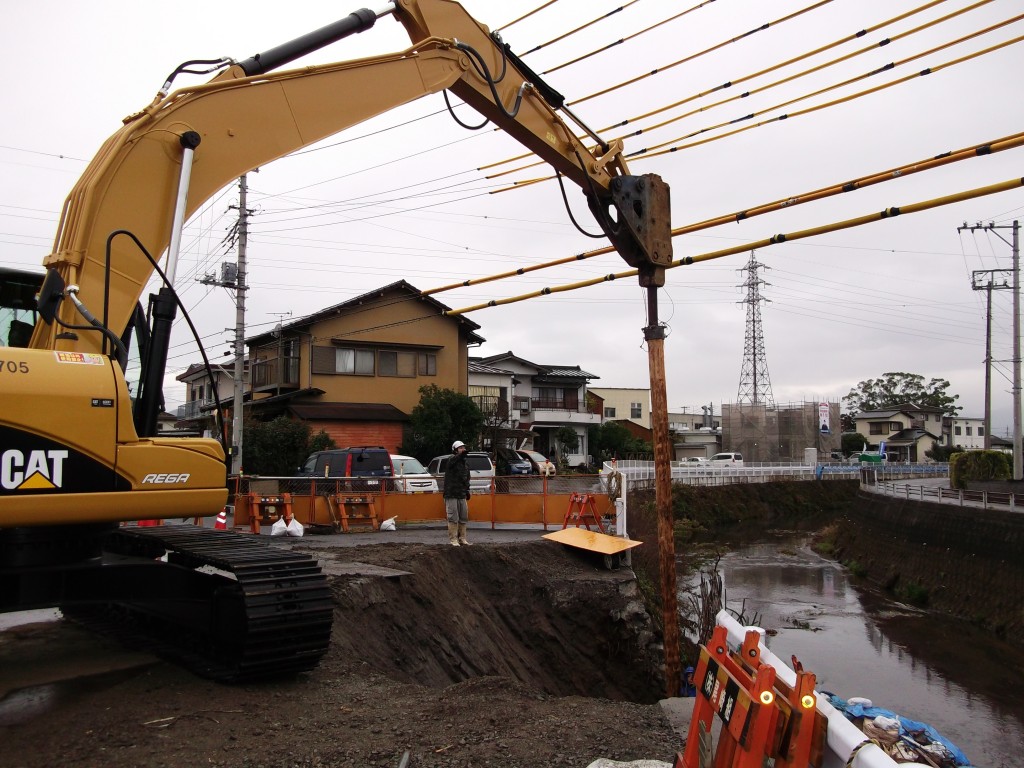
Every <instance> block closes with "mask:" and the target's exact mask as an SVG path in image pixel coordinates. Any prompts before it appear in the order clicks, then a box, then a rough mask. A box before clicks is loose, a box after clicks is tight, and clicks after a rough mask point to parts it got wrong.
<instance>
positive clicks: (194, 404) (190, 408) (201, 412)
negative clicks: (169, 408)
mask: <svg viewBox="0 0 1024 768" xmlns="http://www.w3.org/2000/svg"><path fill="white" fill-rule="evenodd" d="M216 406H217V401H215V400H214V399H213V398H206V399H203V400H192V401H191V402H188V403H185V404H184V405H179V406H178V413H177V416H178V418H179V419H181V420H182V421H184V420H185V419H203V418H208V417H210V416H212V411H213V409H214V408H216Z"/></svg>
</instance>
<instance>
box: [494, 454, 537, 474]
mask: <svg viewBox="0 0 1024 768" xmlns="http://www.w3.org/2000/svg"><path fill="white" fill-rule="evenodd" d="M494 466H495V472H496V473H497V474H498V475H529V474H532V473H533V465H532V464H530V460H529V459H524V458H523V457H522V456H520V455H519V453H518V451H513V450H512V449H511V448H495V449H494Z"/></svg>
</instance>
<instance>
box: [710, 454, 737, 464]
mask: <svg viewBox="0 0 1024 768" xmlns="http://www.w3.org/2000/svg"><path fill="white" fill-rule="evenodd" d="M711 463H712V464H716V465H718V466H720V467H742V466H743V454H741V453H716V454H715V455H714V456H712V457H711Z"/></svg>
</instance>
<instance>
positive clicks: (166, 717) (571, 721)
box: [0, 539, 681, 768]
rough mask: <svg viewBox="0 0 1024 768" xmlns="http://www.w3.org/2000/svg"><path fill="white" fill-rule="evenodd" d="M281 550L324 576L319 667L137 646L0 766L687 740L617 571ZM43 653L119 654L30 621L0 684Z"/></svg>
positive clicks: (647, 745)
mask: <svg viewBox="0 0 1024 768" xmlns="http://www.w3.org/2000/svg"><path fill="white" fill-rule="evenodd" d="M292 546H294V547H295V548H297V549H304V548H307V547H308V548H310V549H312V550H314V554H315V555H316V556H317V557H319V558H320V559H322V560H323V561H324V563H325V570H326V572H327V573H328V574H330V579H331V588H332V592H333V594H334V599H335V623H334V631H333V635H332V642H331V648H330V650H329V651H328V653H327V655H326V656H325V657H324V659H323V660H322V661H321V663H320V665H319V666H318V667H317V669H315V670H314V671H313V672H311V673H308V674H305V675H302V676H301V677H299V678H297V679H291V680H279V681H271V682H265V683H260V684H249V685H243V686H223V685H217V684H214V683H210V682H208V681H205V680H202V679H199V678H197V677H195V676H193V675H191V674H189V673H187V672H184V671H182V670H181V669H178V668H176V667H173V666H170V665H168V664H165V663H162V662H155V661H151V660H149V661H147V660H140V661H139V662H138V665H137V666H135V667H134V668H132V671H131V672H130V673H126V672H125V671H124V670H123V669H118V671H117V673H116V674H109V673H108V676H107V677H105V678H99V679H98V680H96V678H93V680H94V682H95V683H96V684H92V685H90V684H88V680H89V678H78V679H77V680H76V681H74V683H73V684H72V683H68V686H69V687H68V688H67V689H65V690H64V691H63V695H56V696H53V697H52V700H51V701H49V703H45V702H44V703H43V704H42V705H40V704H39V703H38V701H37V702H36V704H35V706H36V711H35V712H34V713H29V715H28V716H27V717H23V718H17V717H15V718H13V719H12V720H9V721H8V722H11V723H12V724H9V725H2V724H0V744H2V748H0V766H26V767H28V766H47V768H50V767H51V766H53V765H55V764H58V765H103V766H112V767H114V768H116V767H118V766H138V765H147V766H171V767H174V768H177V767H178V766H181V767H184V766H190V767H191V766H195V765H197V764H203V765H213V766H268V767H269V766H285V765H294V766H353V767H354V766H360V767H362V766H398V765H399V764H400V763H401V762H403V758H405V762H406V765H407V766H408V767H409V768H416V767H417V766H423V767H427V766H430V767H440V766H492V767H494V768H501V767H504V766H508V767H512V766H523V767H524V768H525V767H526V766H531V767H533V766H579V768H584V766H587V765H589V764H590V763H591V762H592V761H594V760H596V759H598V758H601V757H604V758H610V759H615V760H622V761H627V760H640V759H660V760H664V761H666V762H671V760H672V757H673V756H674V754H675V752H676V750H678V749H681V742H680V740H679V737H678V735H677V734H676V733H675V731H674V730H673V729H672V727H671V725H670V724H669V722H668V720H667V719H666V717H665V714H664V711H663V710H662V708H661V707H660V706H659V705H658V703H657V702H658V699H659V698H660V697H661V695H662V693H663V687H664V684H663V682H662V679H661V675H660V669H659V665H660V662H661V649H660V646H659V645H658V641H659V638H658V637H656V636H655V634H654V633H653V630H652V627H651V622H650V617H649V616H648V614H647V613H646V611H645V610H644V608H643V606H642V603H641V601H640V598H639V594H638V592H637V588H636V582H635V581H634V579H633V576H632V572H631V571H629V570H628V569H620V570H617V571H607V570H604V569H603V568H600V567H599V566H598V565H597V564H596V563H595V562H592V561H591V560H589V559H587V558H586V557H585V556H583V555H581V554H578V553H577V552H575V551H573V550H568V549H566V548H563V547H561V546H559V545H555V544H552V543H551V542H546V541H526V542H522V543H506V544H478V545H476V546H473V547H468V548H467V547H460V548H453V547H448V546H438V545H432V544H400V543H392V544H372V545H367V546H359V547H354V548H347V547H346V548H331V547H330V546H329V545H328V546H324V542H323V541H317V540H315V539H313V540H311V541H310V542H309V543H308V544H304V543H302V542H297V543H294V544H292ZM40 654H41V655H42V656H43V658H44V659H45V658H47V654H50V655H51V656H52V657H54V658H56V657H58V656H59V657H61V658H67V657H68V656H69V655H70V656H72V657H73V658H74V657H77V658H79V659H81V668H82V670H83V672H84V673H85V674H90V673H92V674H95V672H96V668H97V667H96V665H95V664H92V666H90V658H91V655H93V654H101V655H105V656H106V657H109V658H115V657H116V656H117V654H118V651H117V650H116V649H114V650H112V649H111V648H110V647H109V645H108V644H105V643H103V642H102V641H100V640H98V639H94V638H92V637H89V636H85V635H83V633H82V632H81V630H78V629H77V628H74V627H70V626H67V625H66V624H65V623H63V622H57V623H54V624H49V625H36V626H35V627H31V628H22V629H21V631H17V632H13V633H12V632H7V633H3V634H0V681H2V680H3V676H5V675H6V674H7V673H6V672H5V671H4V670H10V669H14V668H21V669H25V668H26V664H25V659H26V657H30V656H31V657H34V658H38V656H39V655H40ZM93 661H94V660H93ZM115 668H116V665H115ZM83 681H84V682H83ZM47 685H50V686H52V685H53V683H52V681H49V682H48V683H47ZM2 690H3V688H2V687H0V691H2ZM32 690H33V687H32V686H31V685H30V684H26V685H24V686H22V687H21V688H20V689H18V690H17V691H14V692H12V693H11V694H10V695H9V696H8V698H7V699H6V700H7V701H9V700H10V699H11V697H12V696H14V695H20V696H22V697H23V698H27V699H32V698H33V697H32V696H31V695H30V694H31V692H32ZM57 690H58V691H60V690H61V689H60V684H58V689H57ZM2 703H3V702H0V705H2ZM406 753H408V756H407V757H406Z"/></svg>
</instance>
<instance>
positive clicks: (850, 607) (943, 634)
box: [719, 539, 1024, 768]
mask: <svg viewBox="0 0 1024 768" xmlns="http://www.w3.org/2000/svg"><path fill="white" fill-rule="evenodd" d="M719 570H720V571H721V573H722V576H723V582H724V585H725V591H726V600H727V606H728V607H729V608H730V609H731V610H733V611H734V612H739V611H742V612H743V613H744V615H745V617H746V619H747V620H748V622H749V621H751V620H753V619H754V615H755V613H756V614H757V624H758V625H759V626H762V627H764V628H765V629H768V630H776V631H777V634H775V635H774V636H769V637H768V638H767V643H768V646H769V647H770V648H771V650H772V651H773V652H774V653H775V654H776V655H777V656H778V657H779V658H781V659H789V658H790V657H791V656H794V655H795V656H796V657H797V659H799V660H800V662H801V663H802V664H803V666H804V669H806V670H808V671H811V672H814V674H815V675H816V677H817V689H818V691H830V692H832V693H835V694H837V695H838V696H840V697H842V698H844V699H849V698H851V697H853V696H863V697H866V698H869V699H871V700H872V702H873V703H874V704H875V706H878V707H883V708H885V709H889V710H892V711H894V712H896V713H898V714H900V715H903V716H904V717H908V718H910V719H912V720H918V721H921V722H925V723H928V724H930V725H932V726H933V727H934V728H936V729H937V730H938V731H939V732H940V733H941V734H942V735H943V736H945V737H946V738H947V739H949V740H950V741H952V742H953V743H955V744H956V745H957V746H958V747H960V749H961V750H962V751H963V752H964V753H965V754H966V755H967V757H968V758H969V759H970V760H971V762H972V763H973V764H974V765H976V766H979V768H1011V767H1013V768H1017V767H1019V766H1024V676H1022V675H1021V674H1020V673H1019V672H1017V673H1016V674H1014V673H1007V671H1006V669H1005V667H1004V664H1003V662H1005V660H1006V659H1008V658H1010V654H1012V653H1013V651H1012V650H1011V649H1010V648H1009V647H1008V646H1006V645H1004V644H1002V643H1000V642H999V641H997V640H994V639H993V638H991V637H989V636H987V635H984V634H983V633H980V632H978V631H977V630H976V629H974V628H973V627H970V626H967V625H962V624H959V623H956V622H950V620H948V619H941V620H940V619H937V618H934V617H931V616H928V615H927V614H924V613H922V612H920V611H916V610H914V609H912V608H910V607H908V606H904V605H900V604H897V603H893V602H891V601H888V600H886V599H885V598H883V597H881V596H878V595H874V594H872V593H870V592H867V591H865V592H861V591H860V590H858V589H855V588H854V587H853V585H852V583H851V581H850V579H849V578H848V575H847V572H846V570H845V569H844V568H842V566H839V565H837V564H836V563H835V562H833V561H830V560H825V559H823V558H821V557H819V556H818V555H817V554H815V553H814V552H812V551H811V550H810V549H809V548H808V547H807V542H806V540H804V539H785V540H777V541H772V542H764V543H759V544H755V545H747V546H744V547H742V548H739V549H737V550H736V551H734V552H731V553H728V554H726V555H723V557H722V559H721V561H720V563H719ZM1013 587H1014V585H1007V588H1008V589H1009V588H1013ZM1017 655H1018V657H1019V652H1018V654H1017ZM1020 667H1021V665H1020V664H1017V665H1016V668H1017V669H1018V670H1019V669H1020Z"/></svg>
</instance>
